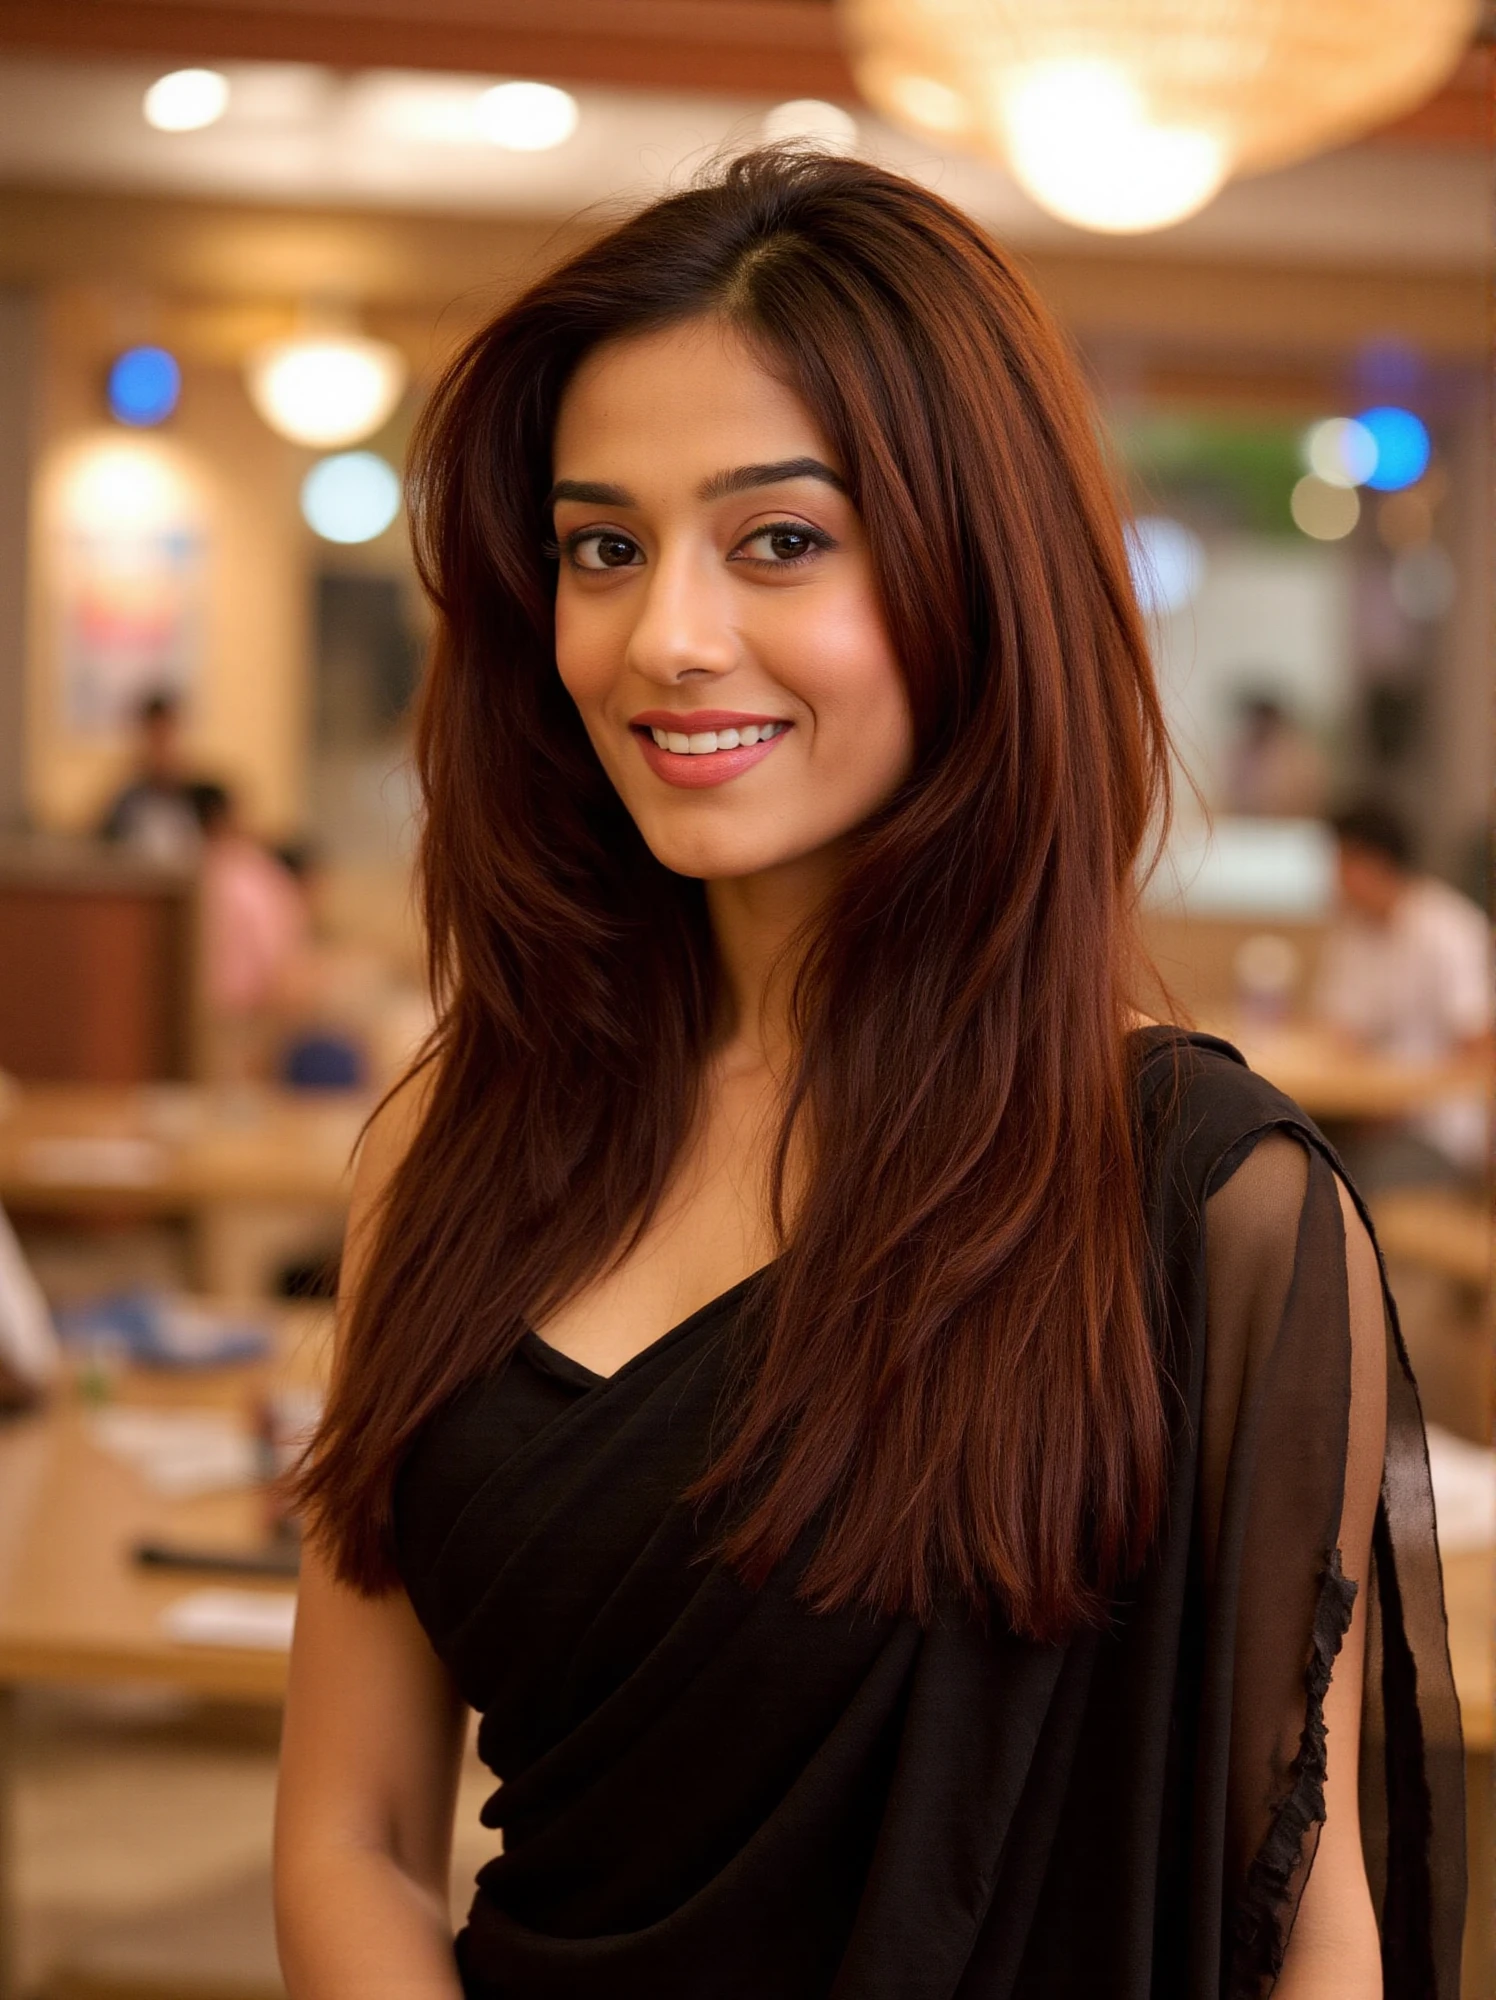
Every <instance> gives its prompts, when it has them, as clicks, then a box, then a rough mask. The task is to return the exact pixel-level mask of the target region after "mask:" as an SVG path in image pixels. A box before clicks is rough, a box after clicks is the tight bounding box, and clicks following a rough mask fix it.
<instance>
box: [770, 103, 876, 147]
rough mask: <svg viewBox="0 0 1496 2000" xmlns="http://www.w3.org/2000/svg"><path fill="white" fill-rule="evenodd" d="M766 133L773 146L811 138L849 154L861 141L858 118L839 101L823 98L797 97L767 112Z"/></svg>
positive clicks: (818, 144)
mask: <svg viewBox="0 0 1496 2000" xmlns="http://www.w3.org/2000/svg"><path fill="white" fill-rule="evenodd" d="M762 130H763V135H764V137H765V139H767V140H768V142H769V144H770V145H775V144H778V143H782V142H784V141H793V140H796V139H799V140H802V141H808V142H809V143H810V144H811V145H814V146H824V147H825V148H826V149H827V150H828V151H829V152H834V153H848V152H850V151H851V150H852V148H853V147H854V146H855V145H856V144H857V120H856V119H855V118H853V117H852V116H851V114H850V113H849V112H846V111H843V110H842V108H841V106H840V105H839V104H827V103H825V102H823V100H822V99H821V98H819V97H793V98H791V99H790V100H789V102H788V103H787V104H776V105H775V106H774V109H773V110H772V111H768V112H765V114H764V122H763V127H762Z"/></svg>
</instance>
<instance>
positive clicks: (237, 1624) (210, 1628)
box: [161, 1590, 296, 1653]
mask: <svg viewBox="0 0 1496 2000" xmlns="http://www.w3.org/2000/svg"><path fill="white" fill-rule="evenodd" d="M161 1623H162V1626H163V1628H164V1629H165V1632H166V1634H167V1637H168V1638H171V1639H175V1640H176V1641H177V1643H178V1645H182V1646H253V1647H255V1648H257V1649H258V1650H259V1651H262V1652H267V1653H283V1652H285V1651H286V1650H287V1648H288V1647H289V1646H290V1644H291V1631H292V1627H293V1626H294V1625H295V1623H296V1594H295V1592H294V1591H290V1590H192V1591H189V1592H188V1593H187V1595H186V1596H185V1597H178V1598H176V1599H174V1601H173V1602H172V1603H170V1604H168V1605H167V1607H166V1609H165V1610H164V1611H163V1612H162V1614H161Z"/></svg>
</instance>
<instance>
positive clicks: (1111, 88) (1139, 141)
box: [996, 60, 1229, 233]
mask: <svg viewBox="0 0 1496 2000" xmlns="http://www.w3.org/2000/svg"><path fill="white" fill-rule="evenodd" d="M996 111H997V121H998V124H999V126H1000V128H1001V130H1002V133H1003V136H1004V138H1005V141H1006V151H1007V155H1008V158H1009V160H1010V161H1011V163H1012V167H1013V172H1014V175H1015V176H1016V178H1017V179H1018V181H1019V182H1020V184H1021V185H1022V186H1023V187H1024V188H1026V189H1027V191H1028V192H1029V193H1030V194H1031V195H1032V196H1033V198H1034V200H1035V201H1037V202H1038V203H1039V205H1040V206H1041V207H1042V208H1046V209H1048V210H1049V211H1050V213H1051V214H1052V215H1057V216H1059V217H1061V219H1062V220H1064V221H1066V222H1074V223H1077V224H1079V225H1080V226H1081V227H1082V228H1084V229H1098V230H1106V231H1114V232H1119V233H1120V232H1130V231H1135V230H1143V229H1161V228H1164V227H1166V226H1167V225H1168V224H1170V223H1174V222H1182V221H1183V220H1184V218H1185V217H1186V216H1187V215H1193V214H1194V213H1195V212H1196V211H1197V210H1198V209H1201V208H1203V207H1204V206H1205V204H1206V203H1207V202H1208V201H1209V200H1210V199H1211V197H1212V196H1213V195H1214V194H1216V193H1217V192H1218V191H1219V189H1220V187H1221V184H1222V182H1223V181H1224V180H1225V178H1226V172H1227V167H1228V164H1229V163H1228V160H1227V157H1226V150H1225V147H1224V145H1223V144H1222V142H1221V140H1220V139H1219V138H1218V137H1216V135H1215V134H1213V133H1211V132H1207V131H1204V130H1202V129H1196V128H1194V127H1191V126H1186V125H1161V124H1156V123H1154V122H1153V121H1152V120H1151V119H1150V118H1149V116H1148V115H1147V108H1146V106H1145V105H1144V103H1143V100H1142V98H1141V96H1140V94H1139V92H1138V90H1137V89H1136V87H1135V85H1134V84H1133V83H1132V81H1131V79H1130V78H1129V77H1128V76H1127V75H1126V74H1125V73H1124V72H1123V71H1122V70H1121V69H1120V68H1118V67H1117V66H1116V65H1115V64H1112V63H1106V62H1096V61H1091V60H1074V61H1071V60H1064V61H1054V62H1043V63H1033V64H1030V65H1028V66H1027V67H1026V68H1024V69H1021V70H1019V71H1017V72H1015V73H1014V74H1013V75H1011V76H1010V77H1009V78H1007V79H1006V80H1005V81H1004V83H1003V84H1002V86H1001V88H1000V90H999V94H998V101H997V105H996Z"/></svg>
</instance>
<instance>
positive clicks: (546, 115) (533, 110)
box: [474, 83, 580, 153]
mask: <svg viewBox="0 0 1496 2000" xmlns="http://www.w3.org/2000/svg"><path fill="white" fill-rule="evenodd" d="M579 115H580V114H579V113H578V111H577V100H576V99H575V98H574V97H573V96H572V95H571V93H570V91H566V90H557V88H556V87H555V85H554V84H550V83H498V84H495V85H494V87H493V89H492V90H485V91H484V93H483V95H482V96H481V97H480V98H479V99H478V103H477V107H476V109H475V112H474V118H475V120H476V123H477V128H478V131H479V133H480V134H481V135H482V137H483V138H485V139H487V140H488V142H489V143H490V145H494V146H502V147H503V148H504V149H505V151H506V152H510V153H545V152H549V151H550V149H551V147H552V146H563V145H565V143H566V141H567V140H568V139H569V138H570V137H571V135H572V133H573V132H575V131H576V129H577V119H578V117H579Z"/></svg>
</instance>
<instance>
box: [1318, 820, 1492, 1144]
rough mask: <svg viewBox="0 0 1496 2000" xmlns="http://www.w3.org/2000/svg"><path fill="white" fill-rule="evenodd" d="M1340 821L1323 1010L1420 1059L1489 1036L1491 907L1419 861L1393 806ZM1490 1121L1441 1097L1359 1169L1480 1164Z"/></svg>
mask: <svg viewBox="0 0 1496 2000" xmlns="http://www.w3.org/2000/svg"><path fill="white" fill-rule="evenodd" d="M1331 824H1332V825H1333V827H1334V831H1335V835H1336V840H1337V844H1338V845H1337V860H1338V875H1339V886H1340V903H1341V911H1340V915H1339V916H1338V917H1337V919H1336V921H1335V922H1334V924H1333V925H1332V926H1331V928H1330V930H1329V932H1328V934H1327V936H1326V938H1325V942H1324V948H1323V951H1322V954H1321V958H1320V967H1319V975H1318V978H1317V980H1316V983H1315V989H1314V996H1313V1007H1314V1012H1315V1013H1316V1014H1317V1015H1318V1017H1319V1018H1320V1019H1321V1020H1322V1021H1324V1022H1326V1023H1328V1024H1329V1025H1330V1026H1331V1027H1333V1028H1336V1029H1338V1030H1339V1031H1340V1032H1341V1033H1343V1034H1345V1035H1347V1036H1349V1037H1350V1038H1352V1039H1353V1040H1354V1041H1356V1042H1358V1043H1360V1044H1361V1045H1362V1046H1364V1047H1367V1048H1374V1049H1379V1050H1384V1051H1386V1052H1387V1053H1388V1054H1390V1055H1399V1056H1406V1057H1409V1058H1411V1059H1413V1060H1423V1061H1437V1060H1438V1059H1439V1058H1441V1057H1447V1056H1453V1055H1458V1054H1461V1053H1464V1052H1467V1051H1474V1050H1477V1049H1479V1048H1481V1047H1482V1046H1483V1045H1484V1044H1485V1042H1486V1041H1487V1039H1488V1038H1489V1036H1490V1034H1491V1027H1492V992H1491V926H1490V921H1489V919H1488V918H1487V916H1486V913H1485V911H1484V910H1482V909H1480V908H1479V906H1478V905H1477V904H1475V903H1472V902H1471V901H1470V899H1469V897H1467V896H1462V895H1461V894H1460V893H1459V891H1458V890H1456V889H1452V888H1450V887H1449V885H1448V884H1447V883H1445V882H1441V881H1438V880H1436V879H1435V878H1434V877H1433V876H1431V875H1422V874H1419V873H1418V872H1417V871H1416V870H1415V869H1414V868H1413V866H1412V855H1411V847H1410V843H1409V840H1408V836H1407V833H1406V831H1405V829H1404V828H1403V827H1402V826H1401V825H1400V823H1399V822H1398V820H1397V819H1396V817H1395V816H1394V815H1393V814H1392V813H1390V812H1388V811H1386V810H1385V808H1383V807H1380V806H1374V805H1364V806H1358V807H1356V808H1354V809H1353V810H1351V811H1349V812H1345V813H1341V814H1340V815H1338V816H1337V817H1336V818H1335V819H1334V820H1333V821H1332V822H1331ZM1487 1126H1488V1112H1487V1106H1486V1104H1485V1102H1484V1100H1483V1099H1482V1098H1479V1097H1462V1098H1458V1099H1453V1100H1450V1101H1448V1102H1446V1103H1441V1104H1437V1105H1433V1106H1431V1107H1430V1108H1429V1110H1428V1111H1426V1112H1423V1113H1420V1114H1419V1115H1418V1117H1417V1118H1416V1119H1413V1120H1410V1121H1409V1123H1408V1124H1407V1125H1406V1126H1404V1127H1402V1128H1401V1130H1400V1132H1399V1133H1398V1134H1397V1135H1396V1136H1397V1138H1398V1140H1399V1141H1400V1142H1401V1143H1399V1144H1396V1145H1382V1146H1378V1147H1376V1148H1375V1149H1373V1151H1374V1153H1375V1155H1376V1156H1377V1161H1376V1167H1375V1168H1373V1166H1372V1165H1371V1163H1370V1161H1369V1160H1368V1161H1366V1162H1363V1163H1362V1164H1361V1173H1360V1177H1361V1178H1363V1179H1367V1180H1381V1181H1383V1183H1384V1184H1385V1181H1386V1180H1387V1179H1388V1178H1395V1179H1399V1180H1402V1179H1435V1178H1438V1177H1440V1170H1441V1168H1442V1170H1443V1173H1444V1175H1446V1176H1447V1175H1448V1174H1450V1173H1457V1174H1460V1175H1472V1176H1478V1175H1480V1174H1481V1173H1483V1172H1484V1170H1485V1166H1486V1157H1487V1147H1488V1131H1487ZM1386 1136H1387V1137H1388V1139H1391V1138H1392V1137H1393V1135H1391V1134H1388V1135H1386ZM1409 1142H1412V1143H1409ZM1353 1150H1354V1151H1356V1152H1357V1153H1358V1154H1359V1153H1360V1152H1361V1151H1362V1148H1359V1147H1357V1148H1354V1149H1353ZM1420 1152H1423V1153H1424V1154H1426V1158H1424V1159H1423V1160H1422V1161H1421V1162H1420V1160H1419V1154H1420ZM1394 1163H1395V1164H1394ZM1382 1168H1388V1169H1390V1170H1391V1171H1390V1172H1389V1173H1383V1172H1382V1171H1381V1169H1382ZM1353 1171H1355V1168H1354V1166H1353Z"/></svg>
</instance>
